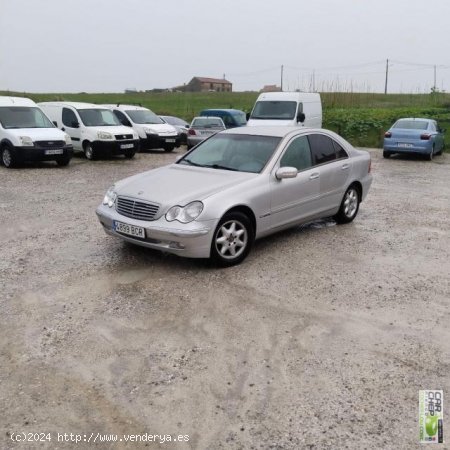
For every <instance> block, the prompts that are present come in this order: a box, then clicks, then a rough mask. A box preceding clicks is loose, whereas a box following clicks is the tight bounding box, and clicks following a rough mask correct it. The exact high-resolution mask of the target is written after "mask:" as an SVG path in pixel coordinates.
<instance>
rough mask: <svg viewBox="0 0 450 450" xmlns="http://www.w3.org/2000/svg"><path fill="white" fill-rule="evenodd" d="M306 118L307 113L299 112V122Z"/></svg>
mask: <svg viewBox="0 0 450 450" xmlns="http://www.w3.org/2000/svg"><path fill="white" fill-rule="evenodd" d="M305 119H306V116H305V113H302V112H299V113H298V114H297V122H300V123H303V122H304V121H305Z"/></svg>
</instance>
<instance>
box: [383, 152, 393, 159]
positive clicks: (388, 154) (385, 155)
mask: <svg viewBox="0 0 450 450" xmlns="http://www.w3.org/2000/svg"><path fill="white" fill-rule="evenodd" d="M390 156H391V152H386V151H385V152H383V158H389V157H390Z"/></svg>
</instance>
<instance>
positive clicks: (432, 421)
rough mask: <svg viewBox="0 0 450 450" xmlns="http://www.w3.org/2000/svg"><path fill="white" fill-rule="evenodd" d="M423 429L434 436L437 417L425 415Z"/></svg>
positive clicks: (436, 427)
mask: <svg viewBox="0 0 450 450" xmlns="http://www.w3.org/2000/svg"><path fill="white" fill-rule="evenodd" d="M425 429H426V430H427V434H428V436H430V437H431V436H434V435H435V434H436V433H437V431H438V417H437V416H427V418H426V419H425Z"/></svg>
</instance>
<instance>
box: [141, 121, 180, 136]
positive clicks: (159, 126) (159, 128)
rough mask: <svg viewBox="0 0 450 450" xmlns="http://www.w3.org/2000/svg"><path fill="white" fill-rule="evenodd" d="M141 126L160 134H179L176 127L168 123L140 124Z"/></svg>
mask: <svg viewBox="0 0 450 450" xmlns="http://www.w3.org/2000/svg"><path fill="white" fill-rule="evenodd" d="M139 126H140V127H142V128H148V129H150V130H152V131H154V132H155V133H158V134H174V133H176V132H177V130H176V129H175V127H173V126H172V125H169V124H167V123H140V124H139Z"/></svg>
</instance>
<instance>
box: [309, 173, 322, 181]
mask: <svg viewBox="0 0 450 450" xmlns="http://www.w3.org/2000/svg"><path fill="white" fill-rule="evenodd" d="M319 175H320V174H319V172H314V173H312V174H311V175H310V176H309V179H310V180H315V179H316V178H319Z"/></svg>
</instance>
